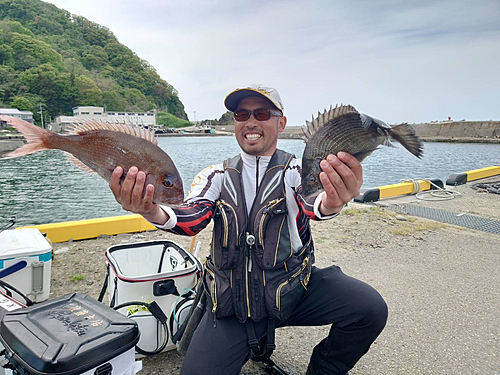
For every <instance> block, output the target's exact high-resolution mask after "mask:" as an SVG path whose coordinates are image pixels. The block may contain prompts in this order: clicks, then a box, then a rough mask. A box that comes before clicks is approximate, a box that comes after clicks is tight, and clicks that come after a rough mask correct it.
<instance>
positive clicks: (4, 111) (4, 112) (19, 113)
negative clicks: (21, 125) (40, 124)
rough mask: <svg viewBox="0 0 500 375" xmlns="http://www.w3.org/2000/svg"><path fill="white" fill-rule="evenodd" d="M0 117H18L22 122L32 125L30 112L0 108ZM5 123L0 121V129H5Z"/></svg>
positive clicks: (31, 113)
mask: <svg viewBox="0 0 500 375" xmlns="http://www.w3.org/2000/svg"><path fill="white" fill-rule="evenodd" d="M0 115H4V116H12V117H18V118H20V119H22V120H24V121H27V122H29V123H32V124H34V123H35V121H34V120H33V112H31V111H20V110H19V109H17V108H0ZM6 127H7V123H6V122H5V121H0V129H5V128H6Z"/></svg>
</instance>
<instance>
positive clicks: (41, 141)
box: [0, 116, 54, 159]
mask: <svg viewBox="0 0 500 375" xmlns="http://www.w3.org/2000/svg"><path fill="white" fill-rule="evenodd" d="M0 120H3V121H6V122H7V124H8V125H10V126H12V127H14V128H15V129H16V130H17V131H18V132H20V133H22V135H23V137H24V138H25V139H26V141H27V142H28V143H27V144H25V145H24V146H22V147H19V148H17V149H15V150H14V151H12V152H9V153H8V154H7V155H5V157H4V159H11V158H17V157H19V156H24V155H29V154H32V153H34V152H38V151H42V150H47V149H50V148H51V147H50V146H49V145H48V144H47V140H48V137H50V135H51V134H54V133H52V132H50V131H48V130H45V129H42V128H41V127H39V126H36V125H33V124H31V123H29V122H27V121H24V120H21V119H20V118H17V117H10V116H0Z"/></svg>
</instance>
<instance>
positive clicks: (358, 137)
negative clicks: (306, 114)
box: [302, 105, 423, 196]
mask: <svg viewBox="0 0 500 375" xmlns="http://www.w3.org/2000/svg"><path fill="white" fill-rule="evenodd" d="M306 123H307V127H306V128H303V129H302V130H303V131H304V140H305V142H306V147H305V149H304V153H303V155H302V188H303V192H304V195H305V196H311V195H316V194H318V193H319V192H321V191H322V190H323V186H322V185H321V182H320V180H319V173H320V172H321V168H320V166H319V163H320V162H321V160H323V159H325V158H326V157H327V156H328V155H329V154H333V155H336V154H337V153H338V152H339V151H344V152H347V153H349V154H351V155H353V156H354V157H355V158H356V159H358V160H359V161H360V162H361V161H363V159H365V158H366V157H367V156H369V155H370V154H371V153H372V152H373V151H375V150H376V149H377V148H378V146H380V145H385V146H389V147H394V146H392V144H391V141H390V139H391V138H393V139H395V140H396V141H398V142H400V143H401V144H402V145H403V146H404V147H405V148H406V149H407V150H408V151H410V152H411V153H412V154H413V155H415V156H416V157H418V158H420V157H422V154H423V153H422V149H423V144H422V141H421V140H420V138H419V137H418V136H417V135H416V134H415V130H414V129H413V128H412V127H411V126H410V125H408V124H400V125H395V126H393V127H391V126H389V125H388V124H386V123H384V122H383V121H380V120H377V119H374V118H372V117H370V116H368V115H365V114H363V113H359V112H358V111H357V110H356V109H355V108H354V107H353V106H351V105H340V106H336V107H335V108H332V107H330V109H329V110H325V112H323V113H318V117H316V118H314V116H313V119H312V122H309V121H306Z"/></svg>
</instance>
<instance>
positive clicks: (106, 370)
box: [0, 293, 141, 375]
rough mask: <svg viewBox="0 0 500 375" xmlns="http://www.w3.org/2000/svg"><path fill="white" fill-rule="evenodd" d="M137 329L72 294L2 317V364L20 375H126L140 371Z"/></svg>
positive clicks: (103, 307) (88, 299)
mask: <svg viewBox="0 0 500 375" xmlns="http://www.w3.org/2000/svg"><path fill="white" fill-rule="evenodd" d="M138 340H139V329H138V326H137V323H136V322H134V321H133V320H132V319H128V318H126V317H124V316H123V315H122V314H120V313H118V312H117V311H115V310H113V309H111V308H110V307H108V306H106V305H103V304H102V303H100V302H98V301H96V300H95V299H93V298H91V297H89V296H87V295H85V294H82V293H73V294H68V295H65V296H63V297H60V298H57V299H53V300H49V301H47V302H43V303H41V304H36V305H33V306H30V307H28V308H22V309H17V310H15V311H10V312H8V313H7V314H6V315H5V316H4V317H3V319H2V321H1V322H0V342H1V344H2V345H3V346H4V347H5V353H4V357H5V358H4V360H3V361H2V362H3V363H5V362H6V361H8V366H7V367H9V366H10V368H14V369H15V370H16V371H17V372H18V373H19V374H21V375H32V374H33V375H48V374H51V375H76V374H82V375H91V374H95V375H132V374H135V373H136V372H137V371H138V370H140V367H141V364H140V362H135V353H134V346H135V344H136V343H137V341H138Z"/></svg>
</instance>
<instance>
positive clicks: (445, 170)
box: [0, 137, 500, 225]
mask: <svg viewBox="0 0 500 375" xmlns="http://www.w3.org/2000/svg"><path fill="white" fill-rule="evenodd" d="M158 143H159V145H160V147H161V148H163V149H164V150H165V151H166V152H167V153H168V154H169V155H170V157H171V158H172V160H173V161H174V163H175V165H176V166H177V168H178V169H179V173H180V174H181V177H182V179H183V181H184V189H185V191H186V194H187V192H188V191H189V188H190V184H191V181H192V180H193V178H194V176H195V175H196V173H198V172H199V171H201V170H202V169H203V168H205V167H206V166H208V165H210V164H215V163H219V162H222V160H223V159H225V158H227V157H230V156H234V155H236V154H237V153H238V152H239V147H238V144H237V143H236V140H235V139H234V137H179V138H173V137H172V138H171V137H164V138H160V139H159V140H158ZM278 147H280V148H281V149H284V150H286V151H289V152H292V153H294V154H295V155H296V156H298V157H300V156H301V155H302V152H303V150H304V143H303V142H302V141H301V140H284V139H283V140H280V141H279V143H278ZM499 156H500V145H498V144H472V143H468V144H458V143H426V144H425V146H424V157H423V158H422V159H417V158H416V157H414V156H413V155H411V154H410V153H409V152H407V151H406V150H405V149H403V148H402V147H400V146H399V145H398V147H397V148H388V147H382V148H381V149H380V150H377V151H375V152H374V153H373V154H372V155H371V156H370V157H368V158H367V159H366V160H365V161H364V162H363V173H364V181H365V183H364V185H363V187H364V188H368V187H375V186H380V185H386V184H392V183H397V182H399V181H400V180H401V179H410V178H439V179H441V180H443V181H445V180H446V179H447V178H448V177H449V175H450V174H452V173H456V172H464V171H467V170H471V169H478V168H483V167H488V166H491V165H498V164H500V157H499ZM125 214H127V212H125V211H123V210H122V209H121V207H120V205H118V203H116V201H115V199H114V197H113V194H112V193H111V191H110V190H109V187H108V183H107V182H106V181H104V180H103V179H102V178H101V177H99V176H98V175H97V174H88V173H85V172H82V171H80V170H78V169H77V168H75V167H74V166H73V165H72V164H71V163H70V162H69V161H68V160H67V159H66V157H65V156H64V154H63V153H62V152H60V151H56V150H50V151H43V152H39V153H36V154H33V155H28V156H25V157H21V158H16V159H7V160H0V225H2V224H3V223H5V222H7V220H8V219H9V218H10V217H11V216H12V215H15V216H17V218H18V225H30V224H45V223H53V222H61V221H70V220H82V219H91V218H97V217H107V216H117V215H125Z"/></svg>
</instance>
